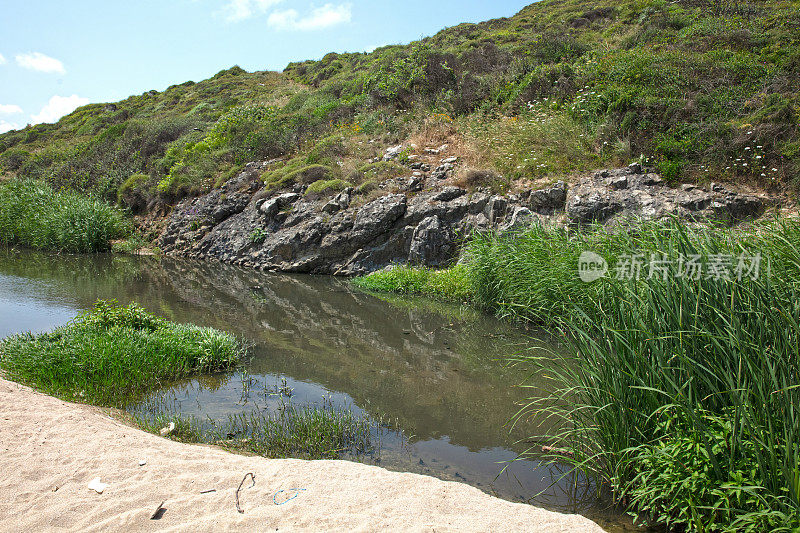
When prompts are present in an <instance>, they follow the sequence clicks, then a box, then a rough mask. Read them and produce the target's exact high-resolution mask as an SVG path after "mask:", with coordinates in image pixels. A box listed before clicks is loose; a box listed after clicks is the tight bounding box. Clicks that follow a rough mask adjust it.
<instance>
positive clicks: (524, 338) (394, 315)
mask: <svg viewBox="0 0 800 533" xmlns="http://www.w3.org/2000/svg"><path fill="white" fill-rule="evenodd" d="M99 298H103V299H117V300H118V301H119V302H120V303H123V304H127V303H129V302H134V301H135V302H137V303H139V304H140V305H142V306H143V307H145V308H146V309H148V310H149V311H151V312H154V313H156V314H159V315H161V316H164V317H166V318H169V319H171V320H174V321H178V322H193V323H196V324H199V325H203V326H212V327H216V328H219V329H222V330H226V331H229V332H232V333H235V334H237V335H239V336H243V337H245V338H247V339H248V340H249V341H251V342H252V343H253V345H254V347H253V349H252V355H253V357H252V361H250V362H249V364H248V365H247V373H248V374H249V376H248V377H246V378H245V377H243V375H242V373H241V372H236V373H232V374H229V375H217V376H201V377H199V378H197V379H194V380H190V381H187V382H183V383H179V384H176V385H174V386H173V387H172V388H171V389H169V390H167V391H161V393H160V394H161V395H163V396H164V397H165V398H167V399H169V400H170V401H171V402H172V405H174V406H176V408H177V409H179V410H180V411H181V412H182V413H184V414H187V415H194V416H197V417H199V418H201V419H206V418H208V417H210V418H212V419H215V420H224V419H226V418H227V417H228V415H229V414H232V413H241V412H247V411H249V410H252V409H265V408H269V407H270V404H271V403H274V402H275V401H276V400H275V398H274V395H273V396H269V395H267V394H266V391H269V390H272V391H274V390H275V389H276V388H278V387H283V386H284V382H285V386H286V387H288V388H290V389H291V390H292V394H291V400H290V401H292V402H293V403H295V404H298V405H303V404H322V402H323V398H325V400H324V401H329V402H332V403H333V404H334V405H339V406H347V407H349V408H351V409H353V411H355V412H357V413H363V414H366V415H368V416H370V417H372V418H375V419H383V420H390V421H391V422H392V426H393V427H396V428H399V429H395V430H386V431H382V432H381V434H380V435H376V436H375V440H376V441H377V442H379V443H380V454H379V455H378V456H375V457H373V456H367V457H360V458H357V459H358V460H360V461H363V462H366V463H372V464H378V465H380V466H382V467H384V468H388V469H390V470H397V471H404V472H416V473H420V474H427V475H432V476H435V477H438V478H441V479H445V480H449V481H460V482H463V483H468V484H470V485H473V486H476V487H479V488H480V489H482V490H484V491H486V492H489V493H491V494H494V495H497V496H499V497H502V498H505V499H509V500H513V501H524V502H530V503H532V504H535V505H538V506H542V507H547V508H550V509H554V510H559V511H563V512H579V513H581V514H584V515H586V516H589V517H590V518H592V519H595V520H597V521H598V522H599V523H600V524H601V525H603V526H605V527H607V528H611V529H612V530H616V531H623V530H628V529H633V528H632V527H631V526H630V522H629V521H628V520H627V519H625V518H624V517H620V516H619V515H618V514H617V513H616V512H614V511H606V509H605V507H606V506H605V505H604V504H602V503H600V502H598V500H597V499H596V497H595V492H594V491H593V490H591V488H590V487H589V486H588V485H587V483H586V482H585V481H583V480H581V479H576V478H575V477H574V476H568V477H566V478H564V479H561V480H560V481H557V480H558V479H559V477H560V474H561V473H560V472H559V471H558V469H557V468H556V469H554V468H551V469H549V470H548V469H545V468H543V467H542V468H538V469H537V468H536V466H537V462H536V461H531V460H528V461H516V462H513V463H510V464H509V463H508V461H511V460H512V459H514V458H515V457H516V456H517V453H518V452H521V451H523V450H525V449H526V448H527V447H528V446H533V444H532V443H530V442H528V443H526V442H524V441H525V439H526V438H528V437H530V436H531V435H537V434H541V433H542V430H541V428H536V427H533V426H531V425H529V424H528V425H526V424H518V425H517V427H515V428H514V430H513V431H510V430H509V428H508V426H506V423H507V422H508V420H509V419H511V417H512V416H513V415H514V413H515V412H516V411H517V409H518V408H519V405H518V403H519V401H520V400H522V399H523V398H524V397H525V396H526V395H530V394H533V393H535V388H534V389H527V390H526V389H521V388H519V387H515V385H519V384H521V383H522V382H523V381H525V380H526V378H528V377H529V376H528V373H527V372H526V371H525V369H524V368H514V367H511V368H509V367H508V366H507V365H505V364H503V362H502V361H501V359H502V357H503V356H505V355H509V354H513V353H517V352H519V351H520V350H522V349H523V347H525V348H527V349H537V347H538V349H543V348H548V347H549V348H553V346H552V345H550V344H549V342H551V341H548V340H546V339H539V340H537V339H532V338H531V336H530V333H526V332H523V331H521V330H518V329H515V328H513V327H512V326H509V325H507V324H504V323H502V322H500V321H497V320H495V319H492V318H489V317H486V316H482V315H480V314H479V313H476V312H474V311H471V310H469V309H464V308H459V307H458V306H449V305H443V304H439V303H434V302H430V301H427V300H416V299H414V300H411V299H406V298H387V299H381V298H377V297H374V296H371V295H367V294H364V293H362V292H359V291H357V290H355V289H353V288H351V286H350V285H349V283H348V282H347V281H346V280H338V279H333V278H327V277H325V278H317V277H308V276H302V277H301V276H282V275H270V274H263V273H260V272H256V271H252V270H247V269H241V268H237V267H233V266H228V265H223V264H219V263H213V262H196V261H189V260H182V259H173V258H163V259H161V260H157V259H155V258H150V257H129V256H111V255H99V256H55V255H48V254H39V253H32V252H24V251H15V250H0V337H4V336H6V335H10V334H14V333H18V332H22V331H34V332H41V331H46V330H49V329H52V328H53V327H56V326H59V325H62V324H65V323H66V322H68V321H69V320H70V319H71V318H73V317H74V316H75V315H76V314H77V313H78V312H80V311H82V310H85V309H89V308H90V307H91V306H92V305H93V303H94V302H95V301H96V300H97V299H99ZM532 347H533V348H532ZM245 380H246V381H248V382H249V384H250V387H249V388H250V391H249V394H246V392H247V391H245V390H243V383H244V381H245ZM527 383H528V385H536V382H535V381H533V382H532V381H530V380H529V381H528V382H527ZM520 441H522V442H520ZM504 467H507V468H506V471H505V472H504V473H502V474H501V471H502V469H503V468H504ZM554 483H555V484H554ZM540 493H541V494H540Z"/></svg>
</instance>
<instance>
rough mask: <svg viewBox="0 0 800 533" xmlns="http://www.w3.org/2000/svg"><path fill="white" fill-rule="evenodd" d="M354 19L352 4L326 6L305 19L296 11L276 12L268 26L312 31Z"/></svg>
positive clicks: (315, 9) (269, 20) (312, 12)
mask: <svg viewBox="0 0 800 533" xmlns="http://www.w3.org/2000/svg"><path fill="white" fill-rule="evenodd" d="M352 18H353V13H352V6H351V5H350V4H339V5H333V4H325V5H324V6H322V7H317V8H314V9H312V10H311V12H310V13H309V14H308V15H306V16H304V17H301V16H300V14H299V13H298V12H297V11H296V10H294V9H286V10H284V11H275V12H274V13H272V14H271V15H270V16H269V19H267V24H269V25H270V26H271V27H273V28H275V29H277V30H301V31H311V30H321V29H324V28H330V27H331V26H336V25H337V24H343V23H345V22H350V20H351V19H352Z"/></svg>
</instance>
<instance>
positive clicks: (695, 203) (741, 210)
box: [566, 165, 767, 225]
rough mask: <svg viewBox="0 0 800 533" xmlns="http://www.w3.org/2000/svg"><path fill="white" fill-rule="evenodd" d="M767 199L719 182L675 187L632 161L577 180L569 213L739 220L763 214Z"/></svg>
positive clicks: (577, 217) (607, 218)
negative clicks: (708, 184)
mask: <svg viewBox="0 0 800 533" xmlns="http://www.w3.org/2000/svg"><path fill="white" fill-rule="evenodd" d="M766 203H767V202H766V201H765V199H763V198H760V197H756V196H746V195H739V194H736V193H734V192H730V191H727V190H725V189H724V188H721V187H719V186H712V187H711V189H710V190H706V189H701V188H699V187H695V186H691V185H684V186H683V187H680V188H676V189H673V188H670V187H668V186H667V184H666V182H665V181H664V180H663V179H661V177H660V176H658V175H657V174H653V173H648V172H644V171H642V169H641V168H640V167H639V165H631V166H630V167H627V168H622V169H617V170H603V171H601V172H597V173H595V174H594V176H592V177H591V178H588V179H585V180H583V181H581V182H579V183H578V184H577V185H576V186H575V187H573V188H572V190H571V191H570V194H569V200H568V201H567V205H566V214H567V219H568V221H569V222H570V223H571V224H573V225H583V224H591V223H601V224H609V223H613V222H620V221H623V220H626V219H641V220H657V219H661V218H666V217H670V216H676V217H679V218H683V219H686V220H690V221H711V220H718V221H722V222H726V223H728V224H735V223H737V222H741V221H743V220H746V219H752V218H757V217H759V216H761V215H762V214H763V213H764V209H765V207H766Z"/></svg>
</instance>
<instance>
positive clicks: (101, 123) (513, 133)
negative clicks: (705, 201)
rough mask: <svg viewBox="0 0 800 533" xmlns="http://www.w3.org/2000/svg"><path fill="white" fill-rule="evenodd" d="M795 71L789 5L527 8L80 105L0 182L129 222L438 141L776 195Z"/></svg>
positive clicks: (23, 141)
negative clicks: (367, 46)
mask: <svg viewBox="0 0 800 533" xmlns="http://www.w3.org/2000/svg"><path fill="white" fill-rule="evenodd" d="M798 73H800V1H797V0H766V1H758V2H756V1H747V0H738V1H737V0H678V1H673V2H667V1H664V0H623V1H611V0H558V1H556V0H544V1H542V2H539V3H535V4H532V5H530V6H528V7H526V8H524V9H523V10H522V11H521V12H520V13H518V14H517V15H515V16H513V17H511V18H507V19H497V20H492V21H489V22H485V23H481V24H462V25H459V26H456V27H453V28H449V29H446V30H443V31H442V32H440V33H438V34H436V35H434V36H432V37H429V38H426V39H423V40H421V41H418V42H414V43H411V44H408V45H398V46H387V47H383V48H379V49H377V50H375V51H373V52H371V53H345V54H335V53H331V54H328V55H326V56H324V57H323V58H322V59H321V60H319V61H304V62H298V63H292V64H290V65H288V66H287V68H286V69H285V70H284V72H282V73H275V72H254V73H248V72H245V71H244V70H242V69H241V68H239V67H233V68H231V69H229V70H223V71H221V72H219V73H218V74H217V75H215V76H214V77H212V78H211V79H208V80H205V81H201V82H199V83H194V82H186V83H183V84H181V85H174V86H172V87H169V88H168V89H166V90H165V91H163V92H158V91H149V92H146V93H144V94H142V95H138V96H132V97H130V98H128V99H127V100H124V101H122V102H118V103H116V104H92V105H88V106H84V107H82V108H79V109H78V110H76V111H75V112H73V113H72V114H70V115H69V116H66V117H64V118H62V119H61V120H60V121H59V122H58V123H57V124H40V125H36V126H32V127H27V128H25V129H23V130H20V131H12V132H9V133H6V134H4V135H0V167H1V168H2V169H3V171H4V172H5V173H7V174H11V175H18V176H23V177H29V178H38V179H44V180H47V181H49V182H51V184H53V185H54V186H56V187H68V188H74V189H79V190H82V191H90V192H92V193H95V194H97V195H100V196H104V197H106V198H107V199H109V200H114V201H116V200H118V201H120V202H121V203H123V204H125V205H128V206H130V207H132V208H133V209H134V210H138V211H141V210H144V209H146V208H148V206H149V207H150V208H152V207H154V206H156V205H165V204H169V203H171V202H172V201H174V200H175V199H176V198H179V197H181V196H185V195H187V194H198V193H202V192H204V191H207V190H210V189H211V188H213V187H215V186H219V185H220V184H222V183H224V181H225V180H226V179H228V178H229V177H230V176H232V175H234V174H235V173H236V171H237V170H238V169H240V168H241V167H242V165H244V164H245V163H247V162H249V161H253V160H272V159H280V161H276V162H274V163H273V164H272V166H271V167H270V169H269V171H268V173H267V174H265V179H266V180H267V181H269V182H270V183H271V186H273V187H279V186H283V185H287V184H289V183H294V182H295V181H302V182H304V183H308V184H313V183H314V182H316V181H328V182H333V181H335V180H342V182H348V183H350V184H353V185H360V184H362V183H364V182H369V181H374V180H379V179H383V178H386V177H391V176H392V175H396V174H397V173H398V172H402V171H403V169H402V168H397V167H395V166H389V167H387V166H385V165H384V166H381V165H377V166H376V165H374V164H370V162H369V161H370V160H371V159H373V158H374V157H376V156H377V155H380V154H381V153H382V150H383V149H384V148H385V147H386V146H388V145H389V144H393V143H397V142H399V141H403V140H405V139H412V140H417V142H418V144H420V143H426V144H427V143H429V142H430V143H433V142H449V143H450V144H451V146H456V147H457V148H458V150H459V152H460V153H459V155H462V157H463V159H464V160H465V161H466V162H467V163H468V164H469V165H471V166H473V167H477V168H480V169H490V170H494V171H495V172H496V173H497V174H498V175H500V176H502V178H501V179H500V180H499V181H500V182H501V183H502V182H506V183H507V182H509V181H510V180H513V179H517V178H521V177H525V178H538V177H547V176H550V175H557V174H563V173H568V172H574V171H581V170H586V169H592V168H596V167H598V166H603V165H611V164H617V163H627V162H629V161H631V160H634V159H637V160H638V159H641V160H643V161H644V162H647V163H649V164H651V165H653V166H655V167H656V168H657V169H658V170H659V171H660V172H661V173H662V174H663V175H664V176H665V177H667V178H668V179H670V180H674V181H678V180H698V181H711V180H716V181H731V182H747V183H749V184H753V185H757V186H762V187H766V188H774V189H778V190H786V189H789V188H791V187H793V186H794V187H796V186H797V176H798V172H800V142H799V139H800V135H798V114H800V100H799V99H798V90H799V89H800V76H798ZM424 147H425V146H420V147H419V148H420V149H422V148H424ZM465 171H466V167H464V168H463V169H462V172H465ZM497 181H498V180H497V179H493V182H497ZM319 187H321V185H320V186H319ZM319 187H318V188H319Z"/></svg>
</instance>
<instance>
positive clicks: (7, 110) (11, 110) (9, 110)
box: [0, 104, 22, 115]
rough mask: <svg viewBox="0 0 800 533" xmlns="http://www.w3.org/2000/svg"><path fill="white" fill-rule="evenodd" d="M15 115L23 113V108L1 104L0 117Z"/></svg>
mask: <svg viewBox="0 0 800 533" xmlns="http://www.w3.org/2000/svg"><path fill="white" fill-rule="evenodd" d="M15 113H22V108H21V107H20V106H18V105H14V104H8V105H5V104H0V115H13V114H15Z"/></svg>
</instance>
